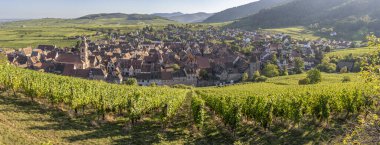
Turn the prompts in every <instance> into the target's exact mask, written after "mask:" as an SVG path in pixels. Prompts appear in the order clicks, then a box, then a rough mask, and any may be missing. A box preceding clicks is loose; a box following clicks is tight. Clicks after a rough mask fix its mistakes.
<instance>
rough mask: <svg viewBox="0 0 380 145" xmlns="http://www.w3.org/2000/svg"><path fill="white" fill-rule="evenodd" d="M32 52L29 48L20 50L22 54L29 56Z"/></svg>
mask: <svg viewBox="0 0 380 145" xmlns="http://www.w3.org/2000/svg"><path fill="white" fill-rule="evenodd" d="M32 51H33V49H32V48H31V47H28V48H23V49H22V52H23V53H24V54H25V55H31V54H32Z"/></svg>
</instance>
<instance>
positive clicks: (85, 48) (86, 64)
mask: <svg viewBox="0 0 380 145" xmlns="http://www.w3.org/2000/svg"><path fill="white" fill-rule="evenodd" d="M80 58H81V60H82V62H83V69H86V68H88V67H90V61H89V60H88V44H87V38H86V37H82V44H81V47H80Z"/></svg>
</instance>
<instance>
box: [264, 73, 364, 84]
mask: <svg viewBox="0 0 380 145" xmlns="http://www.w3.org/2000/svg"><path fill="white" fill-rule="evenodd" d="M345 76H349V77H350V78H351V81H352V82H360V81H361V80H362V79H360V74H357V73H346V74H329V73H322V82H321V84H326V85H328V84H331V83H341V82H342V80H343V77H345ZM303 78H306V74H300V75H290V76H281V77H275V78H269V79H268V81H267V83H273V84H277V85H298V81H299V80H301V79H303Z"/></svg>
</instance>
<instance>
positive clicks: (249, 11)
mask: <svg viewBox="0 0 380 145" xmlns="http://www.w3.org/2000/svg"><path fill="white" fill-rule="evenodd" d="M289 1H291V0H260V1H256V2H252V3H249V4H246V5H242V6H238V7H234V8H229V9H226V10H224V11H221V12H218V13H215V14H214V15H213V16H211V17H209V18H207V19H206V20H204V21H203V22H205V23H215V22H227V21H232V20H236V19H240V18H243V17H247V16H249V15H253V14H256V13H258V12H259V11H261V10H263V9H268V8H272V7H275V6H278V5H281V4H284V3H286V2H289Z"/></svg>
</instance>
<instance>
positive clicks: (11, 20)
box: [0, 19, 26, 23]
mask: <svg viewBox="0 0 380 145" xmlns="http://www.w3.org/2000/svg"><path fill="white" fill-rule="evenodd" d="M23 20H26V19H0V23H5V22H14V21H23Z"/></svg>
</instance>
